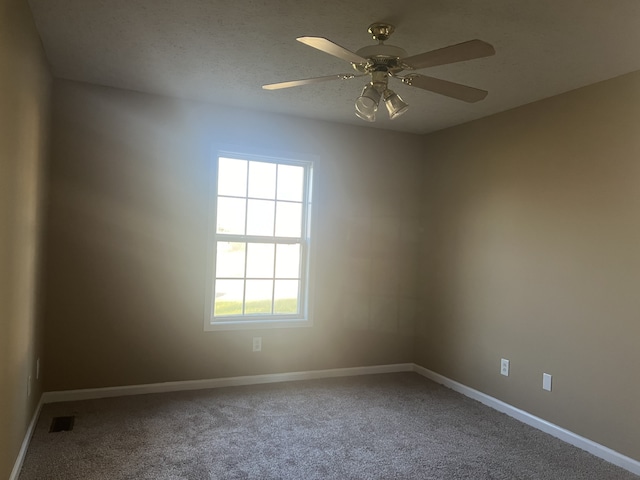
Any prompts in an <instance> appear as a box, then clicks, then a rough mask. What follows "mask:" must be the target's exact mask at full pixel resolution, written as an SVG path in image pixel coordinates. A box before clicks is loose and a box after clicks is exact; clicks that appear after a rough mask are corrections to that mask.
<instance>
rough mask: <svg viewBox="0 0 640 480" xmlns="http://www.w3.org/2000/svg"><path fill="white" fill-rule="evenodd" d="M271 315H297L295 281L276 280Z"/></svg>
mask: <svg viewBox="0 0 640 480" xmlns="http://www.w3.org/2000/svg"><path fill="white" fill-rule="evenodd" d="M273 313H298V281H297V280H276V286H275V306H274V308H273Z"/></svg>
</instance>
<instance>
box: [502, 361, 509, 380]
mask: <svg viewBox="0 0 640 480" xmlns="http://www.w3.org/2000/svg"><path fill="white" fill-rule="evenodd" d="M500 374H501V375H504V376H505V377H508V376H509V360H507V359H506V358H503V359H502V360H500Z"/></svg>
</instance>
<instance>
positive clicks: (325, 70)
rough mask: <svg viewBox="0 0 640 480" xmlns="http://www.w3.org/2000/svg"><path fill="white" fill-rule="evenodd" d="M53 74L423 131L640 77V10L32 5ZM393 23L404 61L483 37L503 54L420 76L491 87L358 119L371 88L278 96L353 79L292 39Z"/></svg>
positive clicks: (218, 2)
mask: <svg viewBox="0 0 640 480" xmlns="http://www.w3.org/2000/svg"><path fill="white" fill-rule="evenodd" d="M29 4H30V5H31V9H32V11H33V15H34V18H35V22H36V25H37V28H38V31H39V32H40V35H41V37H42V41H43V44H44V48H45V50H46V53H47V57H48V59H49V62H50V64H51V67H52V70H53V74H54V75H55V76H56V77H60V78H66V79H72V80H79V81H84V82H90V83H96V84H100V85H108V86H114V87H120V88H126V89H132V90H139V91H144V92H150V93H157V94H163V95H169V96H175V97H181V98H189V99H194V100H204V101H207V102H213V103H217V104H223V105H231V106H240V107H245V108H250V109H254V110H260V111H269V112H278V113H285V114H291V115H297V116H303V117H310V118H316V119H323V120H328V121H335V122H342V123H352V124H356V125H362V126H371V127H374V128H385V129H392V130H403V131H409V132H416V133H426V132H430V131H434V130H438V129H441V128H445V127H448V126H452V125H456V124H460V123H464V122H467V121H469V120H473V119H476V118H480V117H484V116H487V115H490V114H493V113H496V112H500V111H503V110H507V109H510V108H513V107H516V106H518V105H523V104H526V103H530V102H533V101H535V100H539V99H541V98H545V97H549V96H552V95H556V94H559V93H562V92H565V91H568V90H572V89H575V88H578V87H581V86H584V85H588V84H591V83H595V82H598V81H601V80H605V79H608V78H612V77H615V76H618V75H621V74H624V73H628V72H631V71H635V70H640V47H639V45H640V2H638V0H615V1H612V2H605V1H601V0H560V1H558V0H553V1H552V0H535V1H531V0H528V1H522V0H484V1H475V2H470V1H468V0H426V1H425V0H420V1H418V0H415V1H399V0H323V1H314V2H312V1H302V0H259V1H258V0H29ZM375 21H388V22H391V23H393V24H394V25H395V26H396V31H395V33H394V34H393V35H392V37H391V39H390V40H389V41H388V42H387V43H388V44H392V45H398V46H400V47H402V48H404V49H405V50H407V52H408V54H409V55H413V54H417V53H421V52H424V51H427V50H432V49H436V48H440V47H443V46H447V45H450V44H455V43H460V42H463V41H466V40H470V39H473V38H479V39H481V40H484V41H486V42H489V43H491V44H492V45H494V47H495V49H496V52H497V53H496V55H495V56H493V57H488V58H483V59H477V60H472V61H468V62H463V63H459V64H453V65H447V66H441V67H435V68H430V69H425V70H421V71H420V73H423V74H426V75H431V76H434V77H439V78H443V79H446V80H452V81H455V82H458V83H464V84H467V85H471V86H474V87H478V88H481V89H485V90H488V91H489V95H488V97H487V98H486V99H485V100H484V101H481V102H479V103H475V104H466V103H464V102H460V101H458V100H454V99H450V98H446V97H442V96H439V95H437V94H433V93H430V92H426V91H423V90H419V89H415V88H411V87H408V86H405V85H402V84H399V82H395V83H394V84H393V85H394V86H392V88H393V89H394V90H396V91H397V92H398V93H400V95H402V97H403V98H404V99H405V101H406V102H407V103H409V105H410V109H409V111H408V112H407V113H406V114H405V115H403V116H401V117H399V118H398V119H396V120H394V121H390V120H389V119H388V118H386V115H379V116H378V117H379V119H378V121H377V122H376V123H375V124H368V123H366V122H363V121H362V120H359V119H358V118H356V117H355V115H354V113H353V103H354V101H355V99H356V97H357V96H358V95H359V92H360V90H361V88H362V86H363V85H364V83H365V79H363V78H356V79H352V80H347V81H333V82H325V83H322V84H315V85H307V86H303V87H296V88H290V89H285V90H278V91H265V90H262V89H261V85H262V84H263V83H274V82H281V81H286V80H295V79H299V78H308V77H316V76H323V75H330V74H333V73H348V72H350V71H351V66H350V64H349V63H348V62H345V61H342V60H339V59H337V58H334V57H332V56H329V55H327V54H324V53H322V52H320V51H317V50H315V49H312V48H310V47H308V46H305V45H303V44H301V43H299V42H296V41H295V38H296V37H299V36H304V35H308V36H324V37H327V38H329V39H331V40H333V41H334V42H336V43H338V44H340V45H342V46H344V47H346V48H348V49H350V50H353V51H355V50H357V49H359V48H360V47H362V46H364V45H369V44H374V43H375V42H374V41H373V40H372V39H371V37H370V35H369V34H368V33H367V31H366V30H367V27H368V26H369V24H370V23H373V22H375Z"/></svg>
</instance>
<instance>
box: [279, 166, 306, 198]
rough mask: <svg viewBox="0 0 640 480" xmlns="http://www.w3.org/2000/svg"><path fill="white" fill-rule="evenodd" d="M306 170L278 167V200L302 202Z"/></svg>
mask: <svg viewBox="0 0 640 480" xmlns="http://www.w3.org/2000/svg"><path fill="white" fill-rule="evenodd" d="M303 186H304V168H302V167H294V166H292V165H278V200H292V201H294V202H301V201H302V188H303Z"/></svg>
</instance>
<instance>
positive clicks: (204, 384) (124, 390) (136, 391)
mask: <svg viewBox="0 0 640 480" xmlns="http://www.w3.org/2000/svg"><path fill="white" fill-rule="evenodd" d="M413 369H414V365H413V364H412V363H397V364H392V365H375V366H371V367H352V368H333V369H329V370H310V371H306V372H290V373H272V374H266V375H248V376H244V377H227V378H214V379H210V380H187V381H181V382H164V383H150V384H146V385H128V386H124V387H106V388H90V389H84V390H66V391H59V392H45V393H44V394H43V400H44V403H54V402H69V401H75V400H92V399H96V398H108V397H122V396H125V395H142V394H146V393H164V392H177V391H182V390H203V389H207V388H220V387H237V386H242V385H257V384H261V383H277V382H291V381H295V380H313V379H317V378H330V377H351V376H356V375H371V374H376V373H396V372H412V371H413Z"/></svg>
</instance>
